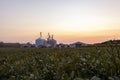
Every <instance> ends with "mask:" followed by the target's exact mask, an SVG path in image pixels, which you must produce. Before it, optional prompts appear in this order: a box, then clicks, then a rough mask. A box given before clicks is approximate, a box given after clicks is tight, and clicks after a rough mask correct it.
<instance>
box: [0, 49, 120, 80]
mask: <svg viewBox="0 0 120 80" xmlns="http://www.w3.org/2000/svg"><path fill="white" fill-rule="evenodd" d="M93 77H96V80H100V79H101V80H117V79H118V80H119V79H120V47H81V48H63V49H62V48H61V49H59V48H54V49H53V48H0V80H90V79H91V78H93ZM97 78H98V79H97ZM91 80H92V79H91ZM94 80H95V79H94Z"/></svg>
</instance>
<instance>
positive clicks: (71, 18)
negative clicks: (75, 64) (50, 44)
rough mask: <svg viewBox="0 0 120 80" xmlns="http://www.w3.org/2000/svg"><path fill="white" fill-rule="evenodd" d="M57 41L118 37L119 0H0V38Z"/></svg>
mask: <svg viewBox="0 0 120 80" xmlns="http://www.w3.org/2000/svg"><path fill="white" fill-rule="evenodd" d="M39 32H42V33H43V38H47V34H48V32H49V33H51V34H53V35H54V38H55V39H56V40H57V41H58V43H72V42H76V41H81V42H86V43H98V42H103V41H106V40H110V39H120V0H0V41H3V42H20V43H25V42H31V43H34V42H35V39H37V38H38V37H39Z"/></svg>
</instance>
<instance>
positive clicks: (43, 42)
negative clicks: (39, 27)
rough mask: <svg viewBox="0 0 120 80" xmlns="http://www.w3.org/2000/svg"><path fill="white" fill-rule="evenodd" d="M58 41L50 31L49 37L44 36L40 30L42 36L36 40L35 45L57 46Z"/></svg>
mask: <svg viewBox="0 0 120 80" xmlns="http://www.w3.org/2000/svg"><path fill="white" fill-rule="evenodd" d="M56 45H57V41H56V40H55V39H54V38H53V35H50V34H49V33H48V38H47V39H43V38H42V32H40V37H39V38H38V39H36V40H35V47H53V48H55V47H56Z"/></svg>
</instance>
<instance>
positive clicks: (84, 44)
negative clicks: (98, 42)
mask: <svg viewBox="0 0 120 80" xmlns="http://www.w3.org/2000/svg"><path fill="white" fill-rule="evenodd" d="M81 46H88V44H86V43H82V42H75V43H73V44H70V47H71V48H76V47H81Z"/></svg>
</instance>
